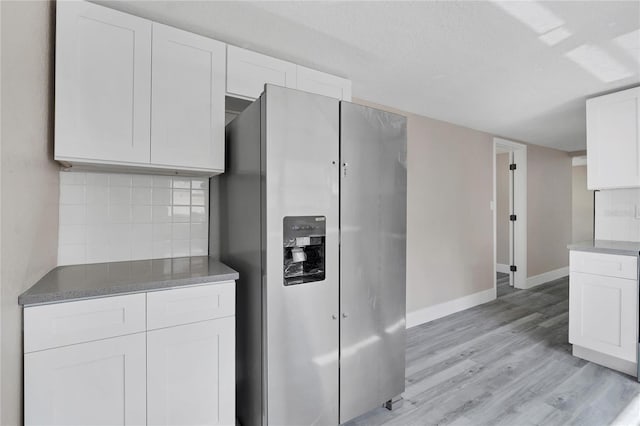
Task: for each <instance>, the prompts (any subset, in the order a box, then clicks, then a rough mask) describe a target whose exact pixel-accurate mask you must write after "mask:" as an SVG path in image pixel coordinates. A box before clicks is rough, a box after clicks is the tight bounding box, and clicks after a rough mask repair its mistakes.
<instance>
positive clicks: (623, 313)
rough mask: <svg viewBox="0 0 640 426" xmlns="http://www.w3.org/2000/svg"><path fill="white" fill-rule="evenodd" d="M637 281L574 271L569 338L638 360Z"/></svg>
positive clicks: (571, 278) (614, 354) (570, 282)
mask: <svg viewBox="0 0 640 426" xmlns="http://www.w3.org/2000/svg"><path fill="white" fill-rule="evenodd" d="M637 310H638V281H637V280H629V279H624V278H614V277H605V276H601V275H592V274H584V273H580V272H571V275H570V278H569V342H570V343H573V344H575V345H578V346H582V347H585V348H588V349H592V350H594V351H597V352H602V353H604V354H608V355H611V356H614V357H617V358H620V359H623V360H626V361H630V362H636V353H637V343H638V316H637V315H638V314H637V312H638V311H637Z"/></svg>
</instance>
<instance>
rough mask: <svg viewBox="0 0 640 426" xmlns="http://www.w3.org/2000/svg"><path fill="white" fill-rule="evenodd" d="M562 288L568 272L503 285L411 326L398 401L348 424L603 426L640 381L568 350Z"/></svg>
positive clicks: (639, 390)
mask: <svg viewBox="0 0 640 426" xmlns="http://www.w3.org/2000/svg"><path fill="white" fill-rule="evenodd" d="M505 282H506V283H507V284H506V285H507V286H508V280H507V281H505V280H504V279H503V280H502V285H504V283H505ZM568 288H569V286H568V279H567V278H563V279H560V280H556V281H553V282H551V283H546V284H543V285H540V286H537V287H534V288H532V289H530V290H513V289H512V288H510V287H509V288H508V289H506V290H508V291H504V296H502V297H500V298H498V299H497V300H495V301H493V302H490V303H486V304H484V305H481V306H476V307H474V308H471V309H468V310H466V311H463V312H459V313H456V314H453V315H450V316H448V317H445V318H441V319H438V320H436V321H432V322H430V323H427V324H423V325H420V326H417V327H413V328H411V329H408V330H407V352H406V359H407V369H406V385H407V387H406V389H407V391H406V393H405V394H404V397H405V401H404V404H403V405H402V406H401V407H400V408H398V409H396V410H395V411H388V410H386V409H384V408H378V409H376V410H373V411H371V412H369V413H367V414H365V415H364V416H361V417H359V418H357V419H354V420H353V421H351V422H349V423H348V425H349V426H356V425H357V426H365V425H398V426H399V425H401V426H409V425H420V426H427V425H457V426H470V425H473V426H485V425H487V426H489V425H491V426H493V425H505V426H516V425H518V426H519V425H523V426H530V425H545V426H547V425H551V426H554V425H558V426H560V425H565V424H576V425H598V426H600V425H606V424H609V423H610V422H611V421H612V420H613V419H614V418H615V417H616V416H617V415H618V414H619V413H620V412H621V411H622V410H624V408H625V407H626V405H627V404H629V403H630V401H631V400H632V399H633V398H635V397H636V396H637V395H640V383H638V382H637V381H636V380H635V378H633V377H630V376H627V375H624V374H621V373H618V372H616V371H613V370H609V369H607V368H605V367H601V366H598V365H595V364H592V363H590V362H587V361H584V360H581V359H579V358H576V357H573V356H572V355H571V345H570V344H569V342H568V308H569V303H568V297H569V290H568Z"/></svg>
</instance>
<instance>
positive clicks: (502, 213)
mask: <svg viewBox="0 0 640 426" xmlns="http://www.w3.org/2000/svg"><path fill="white" fill-rule="evenodd" d="M510 173H511V172H510V171H509V153H504V154H498V155H496V263H498V264H502V265H508V264H509V212H510V209H509V178H510Z"/></svg>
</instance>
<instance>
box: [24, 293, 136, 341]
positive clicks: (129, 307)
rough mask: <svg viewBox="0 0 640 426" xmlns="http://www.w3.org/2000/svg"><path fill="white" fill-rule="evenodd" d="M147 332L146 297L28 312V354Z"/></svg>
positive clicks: (84, 302)
mask: <svg viewBox="0 0 640 426" xmlns="http://www.w3.org/2000/svg"><path fill="white" fill-rule="evenodd" d="M144 330H145V295H144V294H129V295H126V296H114V297H104V298H100V299H90V300H80V301H77V302H65V303H58V304H54V305H43V306H32V307H27V308H25V309H24V351H25V353H28V352H34V351H39V350H43V349H49V348H55V347H59V346H66V345H72V344H74V343H82V342H89V341H92V340H99V339H104V338H107V337H115V336H122V335H125V334H132V333H138V332H141V331H144Z"/></svg>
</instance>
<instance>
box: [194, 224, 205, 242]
mask: <svg viewBox="0 0 640 426" xmlns="http://www.w3.org/2000/svg"><path fill="white" fill-rule="evenodd" d="M207 225H208V224H206V223H193V222H192V223H191V239H192V240H202V239H205V240H206V239H207V238H209V227H208V226H207Z"/></svg>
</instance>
